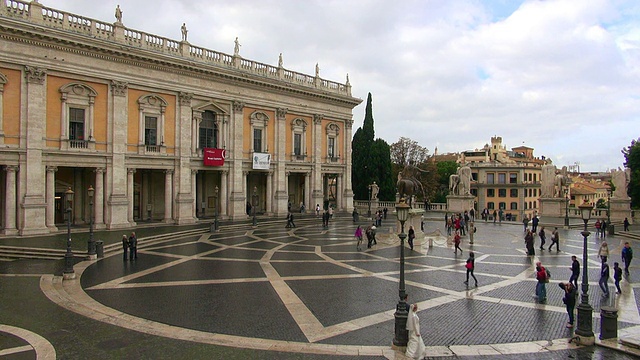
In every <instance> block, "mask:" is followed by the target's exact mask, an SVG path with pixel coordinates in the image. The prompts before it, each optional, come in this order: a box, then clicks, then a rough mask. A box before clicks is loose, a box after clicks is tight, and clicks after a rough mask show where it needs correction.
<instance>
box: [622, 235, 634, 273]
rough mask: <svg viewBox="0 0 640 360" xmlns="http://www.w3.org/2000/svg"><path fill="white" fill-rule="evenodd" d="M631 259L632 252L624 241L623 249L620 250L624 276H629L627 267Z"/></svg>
mask: <svg viewBox="0 0 640 360" xmlns="http://www.w3.org/2000/svg"><path fill="white" fill-rule="evenodd" d="M631 259H633V250H632V249H631V245H629V242H628V241H626V242H625V243H624V247H623V248H622V262H623V263H624V273H625V275H629V265H631Z"/></svg>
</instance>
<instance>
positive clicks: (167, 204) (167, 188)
mask: <svg viewBox="0 0 640 360" xmlns="http://www.w3.org/2000/svg"><path fill="white" fill-rule="evenodd" d="M172 203H173V170H165V171H164V222H166V223H169V222H171V220H172V219H173V214H172V206H171V205H172Z"/></svg>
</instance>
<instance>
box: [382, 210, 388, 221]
mask: <svg viewBox="0 0 640 360" xmlns="http://www.w3.org/2000/svg"><path fill="white" fill-rule="evenodd" d="M388 211H389V210H388V209H387V208H386V207H385V208H384V209H382V213H383V214H384V219H385V220H386V219H387V212H388Z"/></svg>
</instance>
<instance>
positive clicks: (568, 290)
mask: <svg viewBox="0 0 640 360" xmlns="http://www.w3.org/2000/svg"><path fill="white" fill-rule="evenodd" d="M558 286H560V288H561V289H562V290H564V297H563V298H562V302H563V303H564V304H565V305H566V306H567V314H569V322H568V323H567V327H568V328H572V327H573V312H574V311H573V310H574V309H575V307H576V288H575V287H574V286H573V284H572V283H570V282H568V283H560V284H558Z"/></svg>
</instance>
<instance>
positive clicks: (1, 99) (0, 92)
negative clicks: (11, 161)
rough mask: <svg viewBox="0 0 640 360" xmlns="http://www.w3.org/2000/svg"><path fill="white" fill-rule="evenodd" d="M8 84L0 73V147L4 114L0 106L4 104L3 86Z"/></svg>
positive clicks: (2, 139) (2, 136) (2, 137)
mask: <svg viewBox="0 0 640 360" xmlns="http://www.w3.org/2000/svg"><path fill="white" fill-rule="evenodd" d="M7 82H9V79H7V77H6V76H4V75H3V74H2V73H0V145H2V144H4V125H3V124H4V121H3V119H2V115H3V114H4V110H3V109H2V104H4V97H3V93H4V84H6V83H7Z"/></svg>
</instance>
